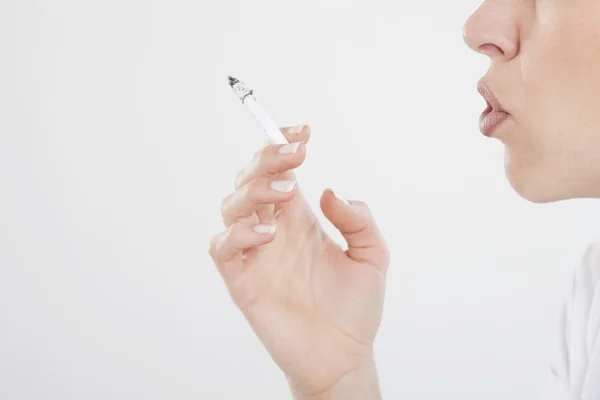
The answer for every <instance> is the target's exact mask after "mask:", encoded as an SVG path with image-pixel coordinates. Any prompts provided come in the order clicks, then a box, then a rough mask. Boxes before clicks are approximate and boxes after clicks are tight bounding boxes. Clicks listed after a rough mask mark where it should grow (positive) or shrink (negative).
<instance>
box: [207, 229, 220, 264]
mask: <svg viewBox="0 0 600 400" xmlns="http://www.w3.org/2000/svg"><path fill="white" fill-rule="evenodd" d="M220 239H221V235H220V234H219V235H215V236H213V237H212V238H211V239H210V243H209V245H208V254H210V256H211V257H212V259H213V260H216V258H217V245H218V243H219V241H220Z"/></svg>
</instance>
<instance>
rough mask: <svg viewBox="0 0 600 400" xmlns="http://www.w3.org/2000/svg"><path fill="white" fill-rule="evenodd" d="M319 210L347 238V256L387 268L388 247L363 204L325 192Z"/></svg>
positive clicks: (328, 191) (329, 190)
mask: <svg viewBox="0 0 600 400" xmlns="http://www.w3.org/2000/svg"><path fill="white" fill-rule="evenodd" d="M321 210H322V211H323V214H324V215H325V217H327V219H328V220H329V221H330V222H331V223H332V224H333V225H334V226H335V227H336V228H337V229H338V230H339V231H340V233H341V234H342V235H343V236H344V238H345V239H346V242H347V243H348V250H347V251H346V254H347V255H348V257H350V258H351V259H352V260H354V261H357V262H366V263H368V264H371V265H374V266H376V267H378V268H380V269H382V270H384V269H386V268H387V266H388V264H389V250H388V247H387V244H386V242H385V240H384V238H383V236H382V234H381V232H380V231H379V228H377V224H376V223H375V219H374V218H373V215H372V214H371V211H370V210H369V207H368V206H367V205H366V204H365V203H363V202H362V201H354V200H353V201H350V202H349V201H347V200H345V199H343V198H341V197H339V196H338V195H336V194H335V193H334V192H333V190H331V189H326V190H325V191H324V192H323V194H322V195H321Z"/></svg>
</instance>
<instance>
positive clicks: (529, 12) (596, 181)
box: [210, 0, 600, 400]
mask: <svg viewBox="0 0 600 400" xmlns="http://www.w3.org/2000/svg"><path fill="white" fill-rule="evenodd" d="M464 37H465V41H466V42H467V44H468V45H469V46H470V47H471V48H472V49H473V50H475V51H477V52H479V53H482V54H484V55H486V56H487V57H489V59H490V61H491V65H490V69H489V71H488V73H487V74H486V75H485V77H484V78H483V79H482V80H481V82H480V84H479V91H480V93H481V94H482V95H483V97H484V98H485V99H486V100H487V101H488V103H489V104H488V105H489V106H488V109H487V110H486V111H485V112H484V114H483V115H482V118H481V123H480V127H481V130H482V131H483V133H484V134H486V135H487V136H490V137H494V138H496V139H499V140H500V141H501V142H502V143H503V144H504V145H505V148H506V163H505V169H506V175H507V177H508V179H509V181H510V183H511V185H512V186H513V187H514V189H515V190H516V191H517V192H518V193H519V194H520V195H521V196H522V197H524V198H525V199H528V200H530V201H532V202H540V203H541V202H550V201H558V200H564V199H569V198H578V197H600V90H599V88H600V1H597V0H487V1H485V2H484V3H483V4H482V5H481V7H480V8H479V9H478V10H477V11H476V12H475V13H474V14H473V15H472V16H471V18H470V19H469V20H468V21H467V23H466V25H465V30H464ZM282 131H283V132H284V134H285V135H286V136H287V138H288V139H289V141H290V142H292V143H291V144H289V145H284V146H281V145H276V146H267V147H265V148H263V149H261V150H260V151H259V152H258V153H257V154H256V157H255V158H254V161H253V162H252V163H251V164H250V165H248V166H247V167H246V168H245V169H244V170H243V171H241V172H240V173H239V174H238V176H237V179H236V187H237V190H236V191H235V192H234V193H232V194H231V195H229V196H227V197H226V198H225V200H224V202H223V207H222V213H223V219H224V222H225V225H226V227H227V230H226V231H225V232H223V233H221V234H218V235H217V236H215V237H214V239H213V240H212V241H211V245H210V254H211V256H212V257H213V259H214V261H215V263H216V265H217V266H218V268H219V271H220V273H221V274H222V276H223V278H224V280H225V282H226V284H227V287H228V289H229V292H230V294H231V296H232V297H233V299H234V301H235V303H236V304H237V306H238V307H239V308H240V309H241V310H242V311H243V313H244V315H245V316H246V318H247V320H248V322H249V323H250V325H251V326H252V328H253V330H254V331H255V332H256V334H257V335H258V337H259V338H260V340H261V341H262V343H263V344H264V345H265V347H266V348H267V350H268V351H269V353H270V354H271V356H272V358H273V359H274V361H275V362H276V363H277V364H278V366H279V367H280V368H281V369H282V370H283V372H284V373H285V375H286V377H287V379H288V381H289V386H290V390H291V391H292V394H293V396H294V398H295V399H296V400H309V399H310V400H316V399H340V400H342V399H343V400H352V399H361V400H363V399H379V398H381V395H380V391H379V387H378V379H377V372H376V367H375V363H374V359H373V341H374V339H375V335H376V333H377V330H378V326H379V323H380V320H381V311H382V304H383V299H384V287H385V278H386V269H387V267H388V260H389V256H388V250H387V246H386V242H385V240H384V238H383V237H382V236H381V234H380V232H379V230H378V228H377V225H376V223H375V221H374V219H373V217H372V216H371V214H370V213H369V209H368V208H367V206H366V205H365V204H364V203H362V202H360V201H351V202H347V201H345V200H343V199H341V198H339V197H337V196H336V195H335V194H334V193H333V192H332V191H331V190H326V191H325V192H324V193H323V195H322V197H321V209H322V211H323V213H324V215H325V216H326V217H327V219H329V220H330V221H331V222H332V223H333V225H335V226H336V227H337V228H338V229H339V230H340V232H341V233H342V234H343V236H344V237H345V239H346V241H347V244H348V249H347V250H346V251H343V250H342V249H341V248H340V247H339V246H338V245H336V244H335V243H334V242H333V241H332V240H331V239H330V238H329V237H327V236H326V235H325V234H324V232H323V230H322V229H321V227H320V226H319V224H318V222H317V220H316V218H315V216H314V215H313V213H312V211H311V209H310V208H309V206H308V204H307V202H306V200H305V199H304V198H303V197H302V195H301V193H300V191H299V188H298V187H297V185H296V183H295V181H294V174H293V172H292V171H291V169H293V168H295V167H298V166H299V165H301V164H302V162H303V160H304V158H305V155H306V151H307V148H306V143H307V141H308V139H309V136H310V129H309V128H308V127H307V126H304V127H294V128H284V129H282ZM598 280H600V249H598V250H597V249H595V248H594V247H592V248H591V249H590V251H589V252H588V253H587V255H586V257H585V258H584V261H583V263H582V265H581V267H580V268H579V269H578V272H577V275H576V278H575V280H574V285H573V293H572V296H571V298H570V300H569V302H568V303H567V304H566V305H565V310H564V313H563V325H562V327H561V330H560V335H561V341H560V347H559V350H560V351H559V354H561V357H560V358H559V359H558V360H557V362H556V364H555V365H553V366H552V368H550V371H549V378H550V383H549V386H548V398H553V399H554V398H555V399H578V400H579V399H600V340H598V336H599V335H598V331H599V329H600V285H597V284H596V283H597V281H598ZM595 293H596V295H595V296H594V294H595Z"/></svg>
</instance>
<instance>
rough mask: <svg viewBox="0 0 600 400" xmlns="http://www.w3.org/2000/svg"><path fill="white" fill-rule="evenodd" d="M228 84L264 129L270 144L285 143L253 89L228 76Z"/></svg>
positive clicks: (286, 141)
mask: <svg viewBox="0 0 600 400" xmlns="http://www.w3.org/2000/svg"><path fill="white" fill-rule="evenodd" d="M229 86H231V88H232V89H233V91H234V92H235V94H236V95H237V96H238V97H239V98H240V100H242V103H243V104H245V105H246V107H248V109H249V110H250V112H251V113H252V115H254V118H256V120H257V121H258V123H259V124H260V126H261V127H262V128H263V130H264V131H265V134H266V135H267V137H268V138H269V142H271V144H287V143H289V142H288V140H287V139H286V138H285V136H283V134H282V133H281V130H280V129H279V127H278V126H277V125H276V124H275V122H273V120H272V119H271V117H269V114H267V112H266V111H265V109H264V108H263V107H262V106H261V105H260V103H259V102H258V101H257V100H256V97H254V90H250V89H247V88H245V87H244V83H243V82H240V81H239V80H237V79H235V78H233V77H231V76H230V77H229Z"/></svg>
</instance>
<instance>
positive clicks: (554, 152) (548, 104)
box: [518, 1, 600, 168]
mask: <svg viewBox="0 0 600 400" xmlns="http://www.w3.org/2000/svg"><path fill="white" fill-rule="evenodd" d="M575 2H576V3H577V1H575ZM595 4H597V3H595ZM595 7H598V6H595ZM588 8H589V7H588ZM578 12H581V10H580V11H578ZM598 13H599V14H598V16H599V17H598V20H599V21H600V8H599V9H598ZM563 16H564V17H565V18H567V19H566V21H568V22H563V23H556V24H552V23H550V22H548V23H546V24H538V25H536V26H535V27H534V28H533V29H532V30H531V31H530V32H528V35H527V36H526V37H525V38H523V44H522V48H521V54H520V56H519V58H520V59H519V62H520V68H521V73H522V79H523V85H522V92H521V94H522V96H521V100H522V104H521V107H520V111H521V113H520V115H519V116H518V117H519V124H520V125H521V127H522V129H523V130H524V131H526V135H527V140H526V142H528V147H529V148H530V149H536V150H532V151H536V152H537V153H538V154H537V158H539V157H543V158H547V160H544V161H547V162H553V163H559V162H560V163H561V164H562V165H561V166H560V167H561V168H564V167H565V165H564V163H569V162H571V163H573V164H577V162H578V161H580V160H578V159H577V158H578V157H581V156H582V155H583V154H585V153H586V151H589V148H590V147H595V149H594V151H597V150H598V149H600V148H599V147H597V146H598V143H597V142H598V140H597V139H596V138H597V136H598V135H597V128H596V127H597V126H598V125H600V112H599V111H600V94H599V93H600V50H599V49H600V35H599V32H600V23H596V21H591V20H588V19H586V18H584V17H583V16H582V15H579V14H578V15H575V14H574V12H571V13H570V14H569V13H567V12H566V11H565V14H564V15H563ZM524 144H525V143H524ZM538 161H541V160H538Z"/></svg>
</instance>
